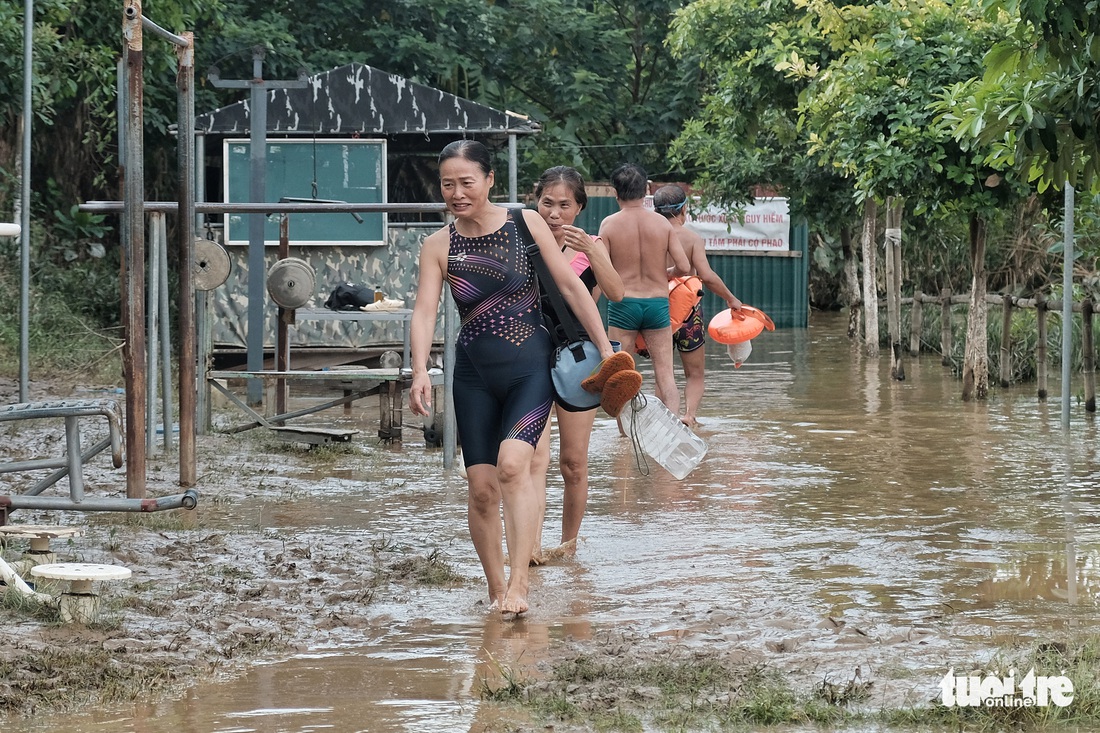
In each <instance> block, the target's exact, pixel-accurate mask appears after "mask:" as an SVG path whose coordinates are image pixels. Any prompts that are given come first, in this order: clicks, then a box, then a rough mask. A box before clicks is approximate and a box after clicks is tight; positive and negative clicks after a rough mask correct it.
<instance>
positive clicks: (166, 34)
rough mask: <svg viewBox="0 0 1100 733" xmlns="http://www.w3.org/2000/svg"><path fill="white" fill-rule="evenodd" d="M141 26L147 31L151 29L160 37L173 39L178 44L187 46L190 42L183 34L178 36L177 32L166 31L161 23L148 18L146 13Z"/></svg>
mask: <svg viewBox="0 0 1100 733" xmlns="http://www.w3.org/2000/svg"><path fill="white" fill-rule="evenodd" d="M141 27H142V28H144V29H145V30H147V31H151V32H152V34H153V35H154V36H159V37H161V38H163V39H164V40H166V41H171V42H172V43H174V44H176V45H177V46H187V45H188V42H187V39H186V38H184V37H183V36H177V35H176V34H175V33H172V32H171V31H166V30H165V29H163V28H161V27H160V26H159V25H157V24H156V23H154V22H153V21H151V20H149V19H148V18H146V17H145V16H144V15H143V16H141Z"/></svg>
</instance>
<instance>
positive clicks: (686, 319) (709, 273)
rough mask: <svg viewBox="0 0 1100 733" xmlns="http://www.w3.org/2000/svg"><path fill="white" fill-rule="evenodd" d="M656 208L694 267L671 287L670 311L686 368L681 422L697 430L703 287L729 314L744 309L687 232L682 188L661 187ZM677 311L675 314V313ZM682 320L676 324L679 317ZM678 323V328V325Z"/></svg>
mask: <svg viewBox="0 0 1100 733" xmlns="http://www.w3.org/2000/svg"><path fill="white" fill-rule="evenodd" d="M653 208H654V209H656V211H657V213H658V214H661V215H662V216H664V217H665V218H666V219H668V220H669V223H671V224H672V228H673V230H674V231H675V233H676V237H677V239H678V241H679V242H680V246H681V247H682V248H683V250H684V254H686V255H687V258H688V261H689V262H690V264H691V273H690V274H689V275H688V276H686V277H680V278H676V279H674V280H672V281H670V283H669V310H670V314H671V315H672V319H673V321H674V325H673V329H674V333H673V334H672V342H673V344H675V346H676V350H677V351H679V352H680V362H681V363H682V364H683V365H684V377H686V379H687V384H686V385H685V387H684V412H683V413H682V414H681V415H680V419H681V420H682V421H683V422H684V423H685V424H686V425H688V426H689V427H695V425H696V423H697V422H698V419H697V417H696V414H697V412H698V409H699V403H700V402H702V401H703V391H704V388H705V385H704V370H705V360H706V349H704V348H703V346H704V344H705V341H704V338H705V336H704V330H703V324H704V323H706V321H704V320H703V310H702V299H703V291H702V289H701V285H703V286H706V288H707V289H708V290H710V291H711V292H712V293H714V294H715V295H717V296H718V297H719V298H721V299H722V300H724V301H726V305H728V306H729V307H730V310H732V311H737V310H740V309H741V301H740V300H738V299H737V298H736V297H735V296H734V295H733V293H731V292H730V289H729V288H727V287H726V284H725V283H724V282H722V278H720V277H718V275H717V273H715V272H714V270H712V269H711V267H710V263H709V262H707V253H706V247H705V243H704V242H703V238H702V237H700V236H699V235H698V234H696V233H695V232H693V231H691V230H690V229H687V228H686V227H685V226H684V223H685V222H686V221H687V194H686V193H685V192H684V190H683V189H682V188H680V187H679V186H662V187H661V188H659V189H657V192H656V193H655V194H653ZM674 311H675V312H674ZM677 316H679V318H680V320H679V321H677V320H676V317H677ZM676 323H678V324H679V325H678V326H677V325H675V324H676Z"/></svg>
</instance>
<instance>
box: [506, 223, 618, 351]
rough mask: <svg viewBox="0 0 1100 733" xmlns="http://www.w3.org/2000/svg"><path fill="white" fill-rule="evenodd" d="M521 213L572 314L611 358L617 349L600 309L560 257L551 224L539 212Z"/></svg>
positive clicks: (597, 346)
mask: <svg viewBox="0 0 1100 733" xmlns="http://www.w3.org/2000/svg"><path fill="white" fill-rule="evenodd" d="M520 213H521V215H522V216H523V217H524V221H526V222H527V228H528V229H530V230H531V236H533V237H534V238H535V242H536V243H537V244H538V246H539V252H541V253H542V259H543V261H544V262H546V267H547V269H548V270H550V276H551V277H553V278H554V284H556V285H557V286H558V290H560V291H561V294H562V297H563V298H564V299H565V302H566V303H568V304H569V307H570V309H572V311H573V315H575V316H576V317H577V320H578V321H580V323H581V326H583V327H584V330H585V331H587V332H588V337H589V338H590V339H592V343H594V344H596V348H598V349H599V350H600V356H602V357H603V358H605V359H606V358H608V357H609V356H611V355H612V354H614V353H615V351H614V350H613V349H612V348H611V342H610V341H608V340H607V333H605V332H604V330H603V320H602V319H601V318H600V312H599V310H597V309H596V303H595V302H594V301H593V300H592V298H591V296H590V295H589V293H588V292H587V291H586V290H585V287H584V283H582V282H581V279H580V278H579V277H577V274H576V273H575V272H573V268H571V267H570V266H569V263H568V262H566V261H565V258H564V257H562V256H561V250H560V249H558V243H557V240H555V239H554V235H553V234H552V233H551V232H550V227H549V226H547V225H546V222H545V221H544V220H543V218H542V217H541V216H539V214H538V212H537V211H530V210H527V209H523V210H521V211H520Z"/></svg>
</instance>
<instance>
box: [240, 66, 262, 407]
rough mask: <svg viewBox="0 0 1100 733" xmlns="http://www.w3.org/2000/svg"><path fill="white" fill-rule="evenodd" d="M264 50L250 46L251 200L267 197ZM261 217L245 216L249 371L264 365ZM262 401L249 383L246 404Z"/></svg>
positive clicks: (258, 390)
mask: <svg viewBox="0 0 1100 733" xmlns="http://www.w3.org/2000/svg"><path fill="white" fill-rule="evenodd" d="M263 69H264V49H263V47H262V46H255V47H254V48H253V49H252V91H251V96H250V97H249V102H250V107H249V123H248V127H249V131H248V140H249V150H248V159H249V197H250V198H251V200H252V201H253V202H260V201H263V200H264V199H265V198H266V197H267V155H266V154H267V98H266V95H265V94H264V78H263V76H264V72H263ZM265 275H266V272H265V271H264V217H263V215H262V214H260V213H254V214H252V216H250V217H249V219H248V319H247V326H246V330H245V342H246V343H245V345H246V347H247V352H248V353H247V356H248V358H247V363H248V368H249V370H250V371H259V370H260V369H263V367H264V313H265V311H266V307H265V306H266V303H267V300H266V292H265V288H264V280H265ZM262 401H263V385H262V384H261V383H260V381H259V380H256V379H252V380H249V382H248V403H249V404H250V405H259V404H260V403H261V402H262Z"/></svg>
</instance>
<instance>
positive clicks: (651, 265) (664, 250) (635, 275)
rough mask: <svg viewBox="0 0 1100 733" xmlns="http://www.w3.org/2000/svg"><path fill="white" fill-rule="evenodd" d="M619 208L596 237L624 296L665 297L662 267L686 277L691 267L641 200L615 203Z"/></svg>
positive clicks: (674, 239)
mask: <svg viewBox="0 0 1100 733" xmlns="http://www.w3.org/2000/svg"><path fill="white" fill-rule="evenodd" d="M619 207H620V210H619V211H618V212H616V213H614V214H612V215H611V216H608V217H607V218H606V219H604V220H603V224H601V225H600V237H601V238H602V239H603V241H604V243H605V244H606V245H607V250H608V253H609V254H610V255H611V264H613V265H614V266H615V271H616V272H618V273H619V277H621V278H622V280H623V288H624V289H625V294H626V296H627V297H631V298H660V297H662V296H664V297H667V296H668V276H669V271H668V268H667V266H666V264H665V263H666V262H668V261H670V262H671V263H672V267H673V269H674V270H675V271H676V272H675V274H676V275H685V274H687V272H688V269H689V268H690V267H691V263H690V262H689V260H688V258H687V257H686V256H685V255H684V251H683V248H682V247H681V245H680V241H679V239H678V238H677V237H676V232H675V231H674V230H673V228H672V225H671V224H670V223H669V221H668V219H666V218H665V217H663V216H661V215H660V214H658V213H656V212H653V211H649V210H648V209H646V208H645V206H644V201H643V200H642V199H636V200H634V201H619Z"/></svg>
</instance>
